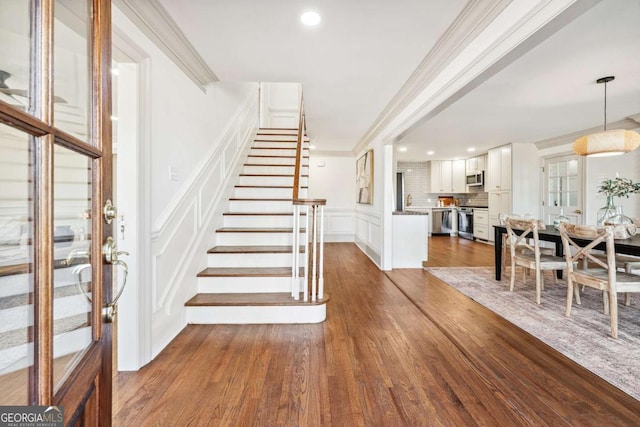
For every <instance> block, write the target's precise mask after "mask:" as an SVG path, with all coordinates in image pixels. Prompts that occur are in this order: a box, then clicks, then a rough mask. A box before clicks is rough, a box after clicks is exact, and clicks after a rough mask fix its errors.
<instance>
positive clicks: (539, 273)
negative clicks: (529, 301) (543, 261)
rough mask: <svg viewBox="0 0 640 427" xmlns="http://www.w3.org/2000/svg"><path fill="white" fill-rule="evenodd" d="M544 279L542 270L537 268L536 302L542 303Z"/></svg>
mask: <svg viewBox="0 0 640 427" xmlns="http://www.w3.org/2000/svg"><path fill="white" fill-rule="evenodd" d="M542 280H543V279H542V271H541V270H540V269H539V268H536V304H540V293H541V288H542V286H543V284H542Z"/></svg>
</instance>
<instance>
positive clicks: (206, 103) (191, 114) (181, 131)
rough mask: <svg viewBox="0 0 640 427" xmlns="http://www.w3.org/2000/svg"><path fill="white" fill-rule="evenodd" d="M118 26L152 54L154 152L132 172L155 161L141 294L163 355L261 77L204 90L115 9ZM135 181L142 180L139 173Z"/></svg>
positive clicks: (251, 122) (146, 128) (145, 127)
mask: <svg viewBox="0 0 640 427" xmlns="http://www.w3.org/2000/svg"><path fill="white" fill-rule="evenodd" d="M113 24H114V29H115V30H116V31H119V32H120V33H122V34H124V36H125V37H126V38H128V39H129V41H130V42H131V43H134V44H135V45H136V48H135V50H136V51H139V52H143V56H146V57H145V59H144V60H142V62H143V63H144V66H142V67H141V68H142V69H144V72H143V73H141V79H142V81H140V83H139V87H140V94H139V96H140V97H141V101H140V102H141V104H142V105H143V106H144V107H143V108H141V109H140V124H139V125H140V126H139V127H140V128H141V133H140V135H138V136H139V137H140V139H141V140H140V141H138V145H139V149H140V150H146V151H143V152H142V153H141V155H140V159H141V160H140V162H139V163H138V166H139V167H140V171H132V176H135V172H140V175H142V171H143V170H145V169H148V175H147V176H144V177H143V178H142V182H139V183H138V184H139V185H141V186H142V187H143V188H141V191H142V192H143V193H144V194H146V195H147V197H148V199H147V200H148V205H149V207H148V210H147V212H142V215H140V221H141V224H145V225H147V227H148V228H149V229H150V231H149V233H148V235H147V239H148V240H149V241H145V242H142V244H143V245H146V246H147V247H148V251H147V252H148V253H147V254H143V257H142V259H140V264H141V265H142V266H145V268H147V269H149V270H150V271H149V273H148V278H147V280H143V281H141V283H139V289H138V290H137V296H136V298H137V307H138V310H139V311H140V312H143V313H144V312H145V311H146V313H148V314H147V315H146V317H149V318H150V323H151V324H150V327H149V328H148V329H147V330H141V333H142V334H143V335H144V334H147V335H149V336H147V337H146V339H147V341H148V342H149V347H150V348H149V349H148V354H150V355H151V357H155V355H157V354H158V353H159V352H160V351H161V350H162V349H163V348H164V347H165V346H166V345H167V344H168V343H169V342H170V341H171V340H172V339H173V338H174V337H175V335H177V334H178V333H179V332H180V331H181V330H182V328H183V327H184V326H185V325H186V316H185V308H184V303H185V301H186V300H187V299H188V298H190V297H191V296H193V295H194V294H195V292H196V284H197V283H196V275H197V273H198V272H199V271H200V270H202V269H203V268H204V266H205V265H206V250H207V249H208V248H209V247H210V245H211V244H212V243H213V239H214V230H215V227H216V225H217V224H218V222H220V221H221V213H222V211H223V209H224V205H225V204H226V202H227V195H228V194H229V193H230V191H231V189H232V186H233V183H234V182H231V177H232V176H233V178H235V177H236V176H237V170H238V167H239V165H240V164H241V160H242V159H243V158H244V155H245V154H246V151H247V150H248V147H249V142H250V141H251V140H252V138H253V135H254V134H255V131H256V128H257V126H258V84H257V83H215V84H212V85H210V86H209V87H208V88H207V91H206V93H205V92H203V91H202V90H200V88H198V87H197V86H196V85H195V84H194V83H193V82H192V81H191V80H190V79H189V78H188V77H187V76H186V75H185V74H184V73H183V72H182V71H181V70H180V69H179V68H178V67H177V66H176V65H175V64H174V63H173V62H172V61H171V60H170V59H169V58H167V57H166V56H165V55H164V54H163V53H162V52H161V51H160V50H159V49H158V48H157V47H156V46H155V45H154V44H153V43H152V42H151V41H150V40H149V39H147V38H146V36H144V35H143V34H142V32H140V31H139V30H138V28H137V27H136V26H135V25H134V24H133V23H131V22H130V21H129V20H128V19H127V18H126V17H125V16H124V14H122V13H121V12H120V11H119V10H118V9H117V8H116V7H114V8H113ZM119 39H121V38H119ZM132 95H134V94H132ZM170 171H171V172H172V173H171V174H170ZM120 185H125V184H123V183H121V184H120ZM126 185H136V182H135V178H134V179H133V181H131V180H130V181H127V182H126ZM123 298H125V296H123ZM123 305H124V304H123ZM135 306H136V305H134V307H135ZM142 306H144V307H142ZM133 317H135V316H133ZM147 320H148V319H147ZM141 328H142V326H141ZM141 339H143V338H141ZM146 362H148V360H146ZM144 363H145V361H142V363H141V364H144ZM141 364H140V365H141Z"/></svg>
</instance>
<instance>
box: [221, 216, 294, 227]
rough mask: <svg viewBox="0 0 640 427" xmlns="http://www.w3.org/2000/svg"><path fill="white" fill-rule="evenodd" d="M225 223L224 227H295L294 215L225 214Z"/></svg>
mask: <svg viewBox="0 0 640 427" xmlns="http://www.w3.org/2000/svg"><path fill="white" fill-rule="evenodd" d="M303 218H304V217H303ZM303 221H304V220H303ZM223 224H224V227H241V228H290V227H293V216H292V215H273V216H269V215H251V216H249V215H246V216H244V215H243V216H240V215H225V216H224V219H223Z"/></svg>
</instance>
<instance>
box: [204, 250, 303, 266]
mask: <svg viewBox="0 0 640 427" xmlns="http://www.w3.org/2000/svg"><path fill="white" fill-rule="evenodd" d="M302 259H303V258H302V256H300V264H301V265H302ZM292 262H293V257H292V255H291V254H290V253H289V254H287V253H279V254H264V253H262V254H208V255H207V267H291V265H292Z"/></svg>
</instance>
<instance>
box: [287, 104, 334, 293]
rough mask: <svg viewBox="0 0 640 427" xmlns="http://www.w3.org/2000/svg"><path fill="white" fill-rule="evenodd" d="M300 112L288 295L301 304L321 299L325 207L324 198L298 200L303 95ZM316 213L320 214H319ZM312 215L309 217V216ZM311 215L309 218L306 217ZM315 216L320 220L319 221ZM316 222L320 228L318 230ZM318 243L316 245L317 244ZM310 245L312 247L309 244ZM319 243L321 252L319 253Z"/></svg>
mask: <svg viewBox="0 0 640 427" xmlns="http://www.w3.org/2000/svg"><path fill="white" fill-rule="evenodd" d="M299 111H300V113H299V117H298V140H297V144H296V165H295V168H294V178H293V195H292V203H293V244H292V264H291V265H292V268H291V296H292V297H293V298H294V299H296V300H298V299H300V293H301V292H302V294H303V300H304V301H309V299H311V301H318V300H323V299H324V268H323V264H324V237H323V234H324V206H325V205H326V204H327V201H326V200H325V199H307V198H300V184H301V181H302V180H301V177H302V175H301V170H302V158H303V156H302V153H303V152H304V150H303V142H304V135H305V132H306V125H307V123H306V118H305V114H304V103H303V99H302V93H301V94H300V110H299ZM301 209H304V210H305V213H306V215H305V219H304V220H305V223H306V224H305V227H304V229H305V231H304V240H303V246H304V262H303V267H304V274H303V276H302V280H300V279H301V277H300V232H301V227H300V222H301V220H302V218H301V213H302V212H301ZM318 213H319V215H318ZM309 214H311V215H309ZM310 216H311V218H309V217H310ZM318 216H319V217H320V218H318ZM318 222H320V229H319V230H318ZM318 241H319V242H318ZM309 243H311V245H310V244H309ZM318 243H319V246H320V249H319V250H318Z"/></svg>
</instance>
